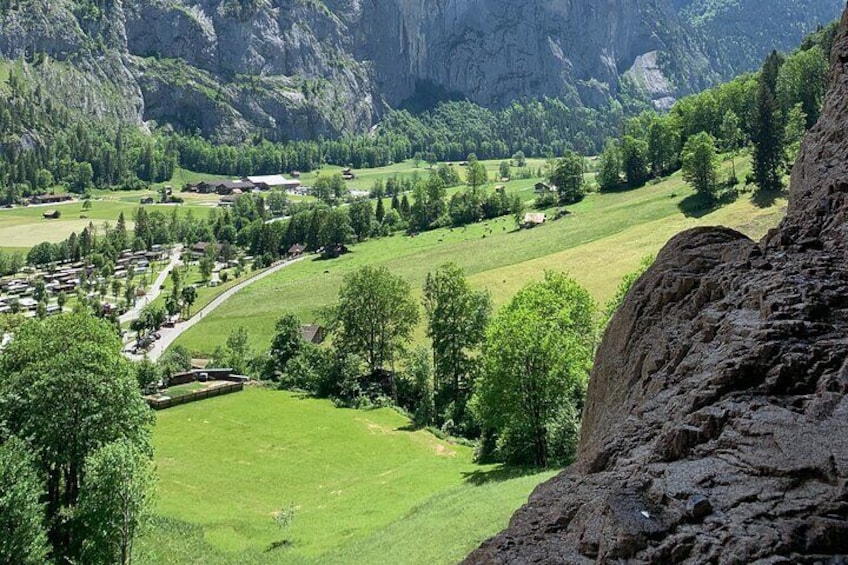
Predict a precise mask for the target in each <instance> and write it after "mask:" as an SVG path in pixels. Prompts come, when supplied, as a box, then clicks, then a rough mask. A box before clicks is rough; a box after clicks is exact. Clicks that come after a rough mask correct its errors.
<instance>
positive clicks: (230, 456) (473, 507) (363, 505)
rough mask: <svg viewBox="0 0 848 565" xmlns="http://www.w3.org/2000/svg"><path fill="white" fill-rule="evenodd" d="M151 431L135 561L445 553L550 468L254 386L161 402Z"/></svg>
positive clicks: (452, 559) (488, 528)
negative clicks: (147, 500) (288, 515)
mask: <svg viewBox="0 0 848 565" xmlns="http://www.w3.org/2000/svg"><path fill="white" fill-rule="evenodd" d="M154 444H155V449H156V464H157V470H158V475H159V484H158V489H157V490H158V494H157V497H158V498H157V507H156V514H157V516H156V519H155V520H154V524H153V527H152V528H151V529H150V531H148V532H147V533H146V534H145V535H144V536H143V537H142V538H141V539H140V540H139V542H138V544H137V546H136V553H137V559H136V563H139V564H160V563H162V564H164V563H197V564H201V563H202V564H210V565H215V564H233V565H235V564H238V565H244V564H263V563H309V564H318V563H321V564H331V563H338V564H348V563H369V564H379V563H386V564H389V563H405V564H406V563H420V564H422V565H424V564H428V565H429V564H440V563H456V562H457V561H459V560H461V559H462V558H463V557H464V556H465V555H467V554H468V553H469V552H470V551H471V550H472V549H474V548H475V547H476V546H477V545H479V544H480V542H482V541H483V540H484V539H486V538H488V537H490V536H492V535H494V534H495V533H497V532H498V531H500V530H501V529H502V528H504V527H505V526H506V524H507V522H508V520H509V517H510V516H511V515H512V513H513V512H514V511H515V510H516V509H517V508H518V507H519V506H521V505H522V504H523V503H524V502H526V500H527V497H528V496H529V494H530V492H531V491H532V490H533V488H534V487H535V486H536V485H537V484H539V483H540V482H541V481H543V480H545V479H547V478H549V477H551V476H553V473H552V472H544V473H539V472H534V473H532V474H525V473H522V472H521V471H520V470H509V469H503V468H501V467H498V466H481V465H476V464H474V463H473V462H472V456H473V453H472V451H473V450H472V449H471V448H470V447H465V446H461V445H453V444H450V443H448V442H446V441H443V440H440V439H438V438H437V437H436V436H434V435H432V434H431V433H429V432H427V431H415V430H412V429H410V427H409V420H408V419H407V418H405V417H403V416H401V415H400V414H399V413H397V412H395V411H394V410H391V409H379V410H348V409H340V408H336V407H334V406H333V404H332V403H330V402H329V401H325V400H314V399H303V398H299V397H298V396H296V395H293V394H291V393H286V392H277V391H271V390H266V389H255V388H248V389H246V390H245V391H244V392H240V393H236V394H232V395H229V396H224V397H218V398H213V399H210V400H205V401H203V402H198V403H195V404H188V405H184V406H180V407H176V408H172V409H169V410H165V411H162V412H158V413H157V423H156V428H155V432H154ZM284 508H293V509H294V519H293V521H292V522H291V524H290V526H289V527H287V528H285V529H283V528H281V527H280V526H279V525H278V524H277V523H276V522H275V520H274V515H275V513H276V512H278V511H280V510H281V509H284Z"/></svg>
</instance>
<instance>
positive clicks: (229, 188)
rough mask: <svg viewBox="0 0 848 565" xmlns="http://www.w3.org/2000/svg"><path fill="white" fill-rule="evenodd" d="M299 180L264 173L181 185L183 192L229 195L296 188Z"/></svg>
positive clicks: (298, 185) (298, 186)
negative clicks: (235, 178) (262, 174)
mask: <svg viewBox="0 0 848 565" xmlns="http://www.w3.org/2000/svg"><path fill="white" fill-rule="evenodd" d="M300 185H301V183H300V181H299V180H297V179H287V178H286V177H284V176H283V175H265V176H251V177H244V178H242V179H237V180H204V181H200V182H190V183H187V184H186V185H185V186H184V187H183V192H196V193H198V194H218V195H220V196H231V195H239V194H244V193H246V192H253V191H255V190H259V191H263V190H271V189H275V188H276V189H280V190H286V191H288V190H297V189H299V188H300Z"/></svg>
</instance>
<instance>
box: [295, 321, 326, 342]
mask: <svg viewBox="0 0 848 565" xmlns="http://www.w3.org/2000/svg"><path fill="white" fill-rule="evenodd" d="M300 335H301V337H303V340H304V341H307V342H309V343H314V344H315V345H320V344H321V343H323V342H324V328H322V327H321V326H318V325H315V324H309V325H306V326H301V328H300Z"/></svg>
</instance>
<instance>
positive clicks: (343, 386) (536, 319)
mask: <svg viewBox="0 0 848 565" xmlns="http://www.w3.org/2000/svg"><path fill="white" fill-rule="evenodd" d="M644 268H646V267H644V266H643V267H642V270H644ZM637 276H638V274H634V275H633V276H631V277H628V278H627V279H626V280H625V281H624V282H623V283H622V289H620V290H619V294H618V295H617V298H615V299H614V301H613V302H611V303H610V304H608V305H607V308H606V310H605V311H604V312H601V311H600V310H599V309H598V308H597V306H596V305H595V303H594V301H593V300H592V298H591V297H590V295H589V293H588V292H587V291H586V290H585V289H583V288H582V287H580V285H578V284H577V283H576V282H575V281H574V280H573V279H571V278H569V277H567V276H565V275H561V274H557V273H546V274H545V276H544V278H543V279H542V280H540V281H536V282H532V283H530V284H528V285H527V286H526V287H524V288H523V289H522V290H521V291H519V292H518V294H516V295H515V296H514V297H513V298H512V300H510V301H509V302H508V303H507V304H505V305H504V306H503V307H502V308H501V309H500V310H499V311H498V312H497V313H494V312H493V307H492V301H491V298H490V296H489V294H488V292H486V291H480V290H476V289H474V288H472V286H471V285H470V283H469V282H468V280H467V278H466V277H465V274H464V272H463V271H462V269H460V268H459V267H458V266H457V265H455V264H451V263H449V264H445V265H442V266H440V267H438V268H437V269H435V270H434V271H432V272H430V273H429V274H428V275H427V276H426V279H425V281H424V285H423V297H422V301H421V302H420V303H419V302H417V301H416V300H415V299H414V298H413V296H412V289H411V287H410V285H409V283H408V282H407V281H405V280H404V279H402V278H400V277H398V276H396V275H393V274H392V273H391V272H389V271H388V270H387V269H386V268H385V267H373V266H366V267H362V268H360V269H358V270H356V271H354V272H352V273H349V274H348V275H347V276H345V278H344V280H343V283H342V286H341V288H340V290H339V295H338V300H337V302H336V303H335V304H333V305H332V306H331V307H329V308H327V309H326V310H325V311H324V312H323V314H322V317H323V319H324V322H325V324H326V325H327V327H328V330H329V332H330V333H331V335H332V346H330V347H321V346H317V345H314V344H312V343H309V342H306V341H304V340H303V338H302V334H301V321H300V320H299V319H298V318H297V316H295V315H294V314H285V315H283V316H282V317H281V318H280V319H279V320H278V321H277V323H276V326H275V333H274V336H273V339H272V342H271V346H270V349H269V350H268V351H264V352H255V351H252V350H251V348H250V346H249V340H248V334H247V331H246V329H245V328H243V327H240V328H237V329H236V330H234V331H233V332H232V333H231V334H230V336H229V337H228V339H227V341H226V343H225V344H224V345H222V346H220V347H219V348H217V349H216V351H215V353H214V355H213V359H214V363H216V364H221V365H226V366H229V367H233V368H234V369H235V370H236V371H239V372H245V373H248V374H254V375H258V376H260V377H261V378H263V379H265V380H266V381H267V382H269V383H272V384H273V385H274V386H277V387H278V388H280V389H286V390H298V391H305V392H307V393H309V394H312V395H315V396H317V397H322V398H331V399H333V400H334V401H335V402H336V403H337V404H339V405H343V406H351V407H369V406H375V405H376V406H396V407H399V408H401V409H403V410H405V411H406V412H407V413H408V414H409V416H410V418H411V419H412V421H413V423H414V424H415V425H417V426H419V427H427V428H429V429H431V430H433V431H434V432H435V433H437V434H447V435H450V436H453V437H456V438H464V439H465V440H468V441H473V442H474V444H475V445H476V446H477V448H478V450H477V456H478V459H479V460H481V461H503V462H508V463H513V464H530V465H539V466H557V465H565V464H568V463H569V462H570V461H571V459H572V457H573V455H574V451H575V449H576V444H577V438H578V432H579V425H580V413H581V410H582V406H583V402H584V399H585V392H586V385H587V381H588V375H589V370H590V369H591V365H592V361H593V355H594V350H595V346H596V341H597V336H598V335H599V330H600V328H601V325H602V324H605V323H606V321H607V320H608V317H609V314H607V313H606V312H612V311H614V310H615V308H616V306H617V304H618V302H620V301H621V299H622V298H623V296H624V294H625V293H626V291H627V289H629V286H630V285H631V284H632V283H633V281H635V279H636V278H637ZM422 311H423V314H424V322H425V324H426V335H427V338H428V340H429V343H428V345H427V346H425V347H418V348H411V347H410V343H411V341H412V335H413V332H414V331H415V329H416V327H417V326H418V324H419V322H420V321H421V316H422Z"/></svg>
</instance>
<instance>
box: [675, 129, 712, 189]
mask: <svg viewBox="0 0 848 565" xmlns="http://www.w3.org/2000/svg"><path fill="white" fill-rule="evenodd" d="M683 180H685V181H686V182H688V183H689V184H690V185H691V186H692V188H693V189H694V190H695V192H697V193H698V194H700V195H701V196H703V197H704V198H706V199H707V200H711V201H712V200H715V198H716V196H717V193H718V155H717V154H716V147H715V140H714V139H713V137H712V136H711V135H710V134H708V133H706V132H701V133H699V134H698V135H694V136H692V137H690V138H689V139H688V140H687V141H686V146H685V147H684V148H683Z"/></svg>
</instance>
